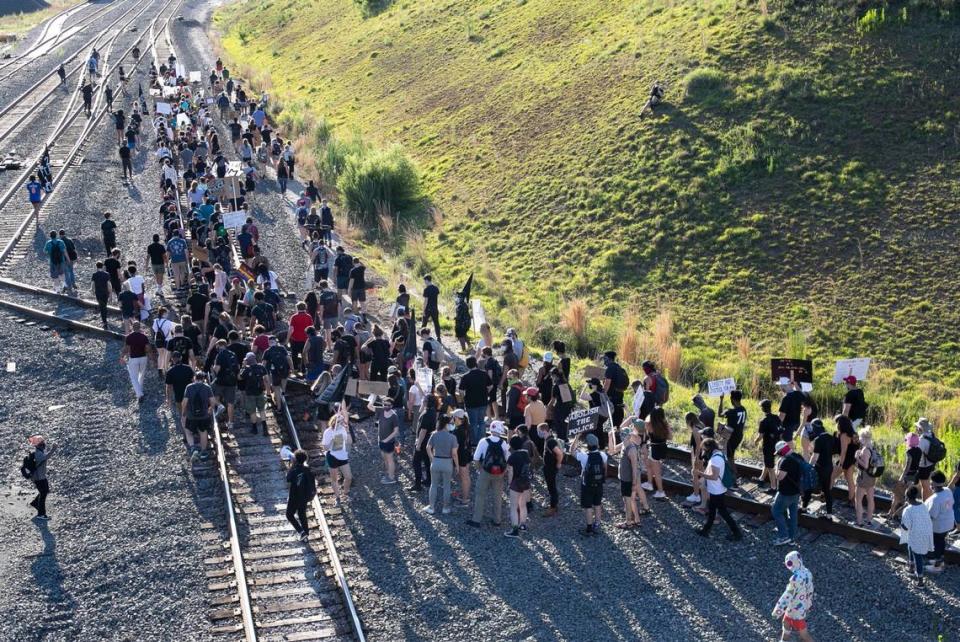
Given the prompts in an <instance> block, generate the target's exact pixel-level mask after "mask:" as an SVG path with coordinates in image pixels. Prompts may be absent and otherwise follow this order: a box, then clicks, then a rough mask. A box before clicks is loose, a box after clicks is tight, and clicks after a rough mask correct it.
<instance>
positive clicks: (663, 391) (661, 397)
mask: <svg viewBox="0 0 960 642" xmlns="http://www.w3.org/2000/svg"><path fill="white" fill-rule="evenodd" d="M654 378H655V379H656V382H657V387H656V388H655V389H654V391H653V400H654V401H656V402H657V405H658V406H662V405H663V404H665V403H667V401H668V400H669V399H670V382H668V381H667V378H666V377H664V376H663V375H662V374H660V373H659V372H657V373H656V374H655V375H654Z"/></svg>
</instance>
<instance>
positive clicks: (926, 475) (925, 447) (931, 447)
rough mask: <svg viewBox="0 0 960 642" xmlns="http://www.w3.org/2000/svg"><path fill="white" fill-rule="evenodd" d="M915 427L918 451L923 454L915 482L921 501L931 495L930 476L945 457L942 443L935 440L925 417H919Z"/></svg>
mask: <svg viewBox="0 0 960 642" xmlns="http://www.w3.org/2000/svg"><path fill="white" fill-rule="evenodd" d="M915 427H916V429H917V432H918V433H919V434H920V450H921V451H922V452H923V457H921V458H920V470H919V471H918V472H917V481H919V482H920V487H921V489H922V490H923V499H924V500H926V499H927V498H928V497H930V495H931V494H932V493H933V490H932V489H931V488H930V476H931V475H932V474H933V470H934V468H936V467H937V464H938V463H940V461H942V460H943V458H944V456H945V455H946V449H945V448H944V446H943V442H942V441H940V440H939V439H937V436H936V435H935V434H934V433H933V424H931V423H930V421H929V420H928V419H927V418H926V417H920V419H918V420H917V423H916V424H915Z"/></svg>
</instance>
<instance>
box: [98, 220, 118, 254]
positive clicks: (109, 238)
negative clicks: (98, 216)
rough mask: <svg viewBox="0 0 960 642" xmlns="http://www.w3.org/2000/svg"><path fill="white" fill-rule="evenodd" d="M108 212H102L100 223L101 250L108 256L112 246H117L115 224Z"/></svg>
mask: <svg viewBox="0 0 960 642" xmlns="http://www.w3.org/2000/svg"><path fill="white" fill-rule="evenodd" d="M112 216H113V214H111V213H110V212H104V213H103V221H102V222H101V223H100V238H101V239H102V240H103V250H104V252H106V253H107V256H110V253H111V252H113V248H115V247H117V224H116V222H114V221H113V219H112V218H111V217H112Z"/></svg>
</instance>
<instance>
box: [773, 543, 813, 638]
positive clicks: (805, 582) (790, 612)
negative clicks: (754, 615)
mask: <svg viewBox="0 0 960 642" xmlns="http://www.w3.org/2000/svg"><path fill="white" fill-rule="evenodd" d="M783 565H784V566H786V567H787V570H788V571H790V580H789V581H788V582H787V587H786V588H785V589H784V591H783V594H782V595H780V599H779V600H777V604H776V606H774V607H773V613H772V615H773V617H775V618H778V619H779V620H780V621H781V623H782V625H783V633H782V634H781V636H780V639H781V640H790V639H791V638H792V636H793V634H794V633H796V635H797V637H798V638H800V639H801V640H804V641H805V642H813V638H812V637H810V633H809V632H808V631H807V615H808V614H809V613H810V609H811V608H813V576H812V575H811V574H810V571H809V570H808V569H807V567H805V566H804V565H803V560H802V559H801V558H800V553H798V552H797V551H790V552H789V553H787V556H786V557H785V558H784V560H783Z"/></svg>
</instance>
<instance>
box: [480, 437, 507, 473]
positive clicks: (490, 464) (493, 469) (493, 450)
mask: <svg viewBox="0 0 960 642" xmlns="http://www.w3.org/2000/svg"><path fill="white" fill-rule="evenodd" d="M502 443H503V441H502V440H500V441H496V442H494V441H493V440H492V439H490V438H489V437H488V438H487V451H486V452H485V453H484V454H483V461H482V462H481V467H482V468H483V469H484V470H485V471H487V472H488V473H490V474H491V475H502V474H503V471H504V469H505V468H506V467H507V459H506V457H504V456H503V446H502V445H501V444H502Z"/></svg>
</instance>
